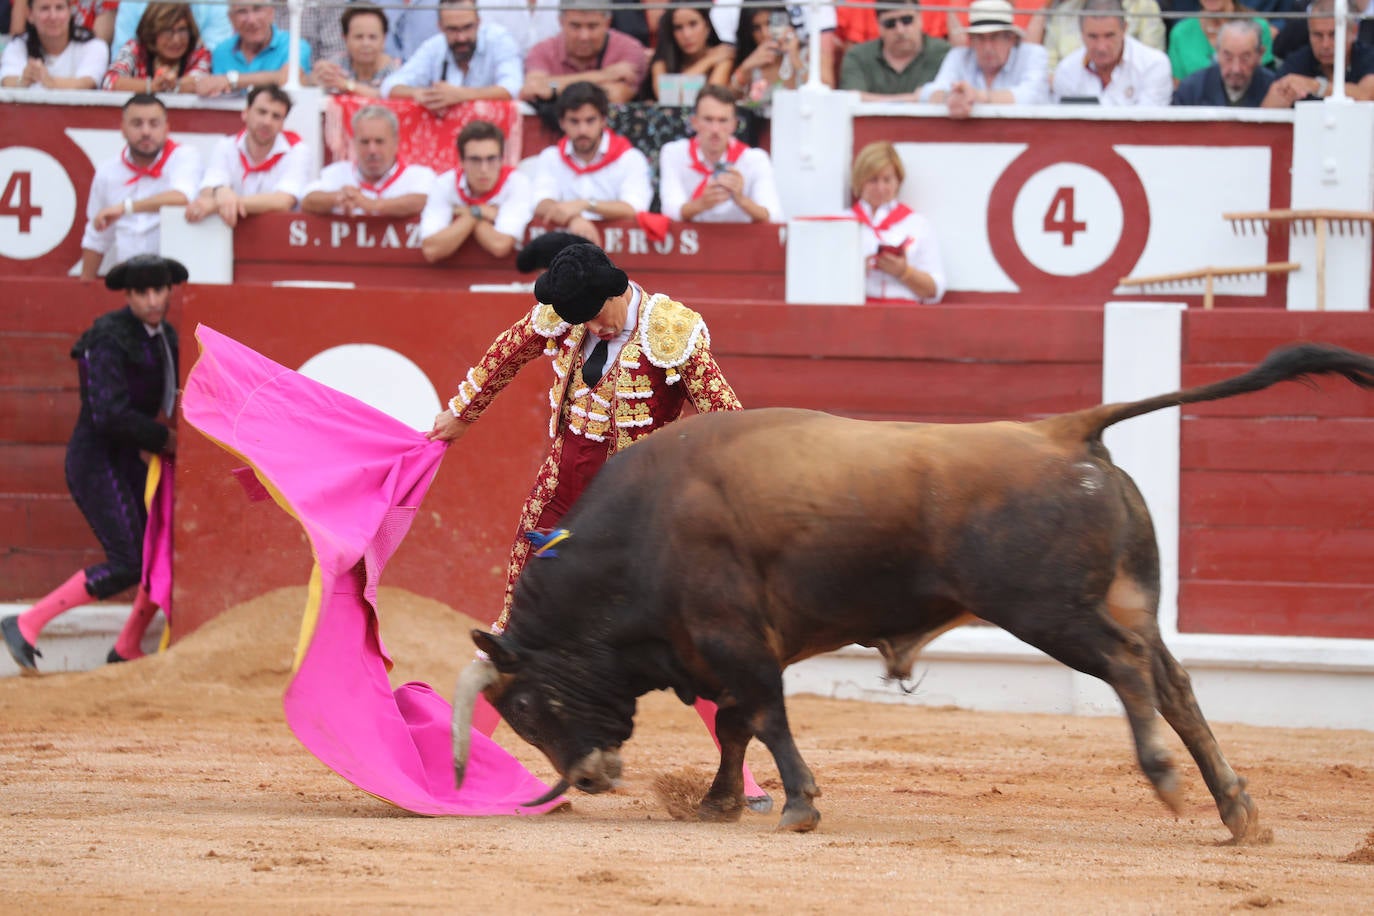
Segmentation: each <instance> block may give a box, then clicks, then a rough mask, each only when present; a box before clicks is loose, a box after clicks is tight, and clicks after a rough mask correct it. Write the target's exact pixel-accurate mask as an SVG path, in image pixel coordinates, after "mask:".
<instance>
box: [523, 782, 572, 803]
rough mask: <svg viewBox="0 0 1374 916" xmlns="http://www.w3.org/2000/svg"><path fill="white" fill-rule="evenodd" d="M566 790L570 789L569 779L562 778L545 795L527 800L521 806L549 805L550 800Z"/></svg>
mask: <svg viewBox="0 0 1374 916" xmlns="http://www.w3.org/2000/svg"><path fill="white" fill-rule="evenodd" d="M566 791H568V781H567V780H566V779H560V780H558V785H556V786H554V787H553V788H552V789H550V790H549V791H547V792H545V793H544V794H543V795H541V796H539V797H538V798H536V799H535V800H534V801H527V802H525V803H524V804H523V805H521V806H520V807H522V808H538V807H539V806H540V805H547V804H548V803H549V802H551V801H553V800H554V799H555V798H557V797H558V796H560V795H562V794H563V793H564V792H566Z"/></svg>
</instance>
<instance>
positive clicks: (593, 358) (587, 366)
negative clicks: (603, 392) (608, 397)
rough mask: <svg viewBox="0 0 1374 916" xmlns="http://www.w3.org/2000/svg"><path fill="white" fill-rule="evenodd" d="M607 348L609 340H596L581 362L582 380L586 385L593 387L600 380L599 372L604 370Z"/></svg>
mask: <svg viewBox="0 0 1374 916" xmlns="http://www.w3.org/2000/svg"><path fill="white" fill-rule="evenodd" d="M609 348H610V341H608V340H598V341H597V342H596V346H595V347H592V352H591V355H590V356H588V357H587V359H586V361H585V362H584V363H582V381H584V382H586V383H587V387H589V388H593V387H595V386H596V383H597V382H599V381H601V374H602V373H603V372H604V371H605V370H606V354H607V351H608V350H609Z"/></svg>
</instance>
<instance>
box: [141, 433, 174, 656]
mask: <svg viewBox="0 0 1374 916" xmlns="http://www.w3.org/2000/svg"><path fill="white" fill-rule="evenodd" d="M175 470H176V467H175V465H174V463H173V462H172V461H171V460H170V459H167V458H163V457H162V456H161V455H153V456H152V457H151V458H150V459H149V460H148V480H147V482H146V483H145V484H144V488H143V503H144V505H145V506H147V508H148V526H147V527H146V528H144V529H143V577H142V579H141V580H140V582H139V584H140V585H142V586H143V589H144V591H146V592H147V593H148V597H149V598H150V599H152V602H153V604H156V605H157V606H158V607H160V608H162V615H163V616H164V617H166V618H167V632H168V633H169V634H170V631H171V629H172V500H173V496H174V493H175V490H174V488H173V486H172V482H173V480H174V473H173V472H174V471H175Z"/></svg>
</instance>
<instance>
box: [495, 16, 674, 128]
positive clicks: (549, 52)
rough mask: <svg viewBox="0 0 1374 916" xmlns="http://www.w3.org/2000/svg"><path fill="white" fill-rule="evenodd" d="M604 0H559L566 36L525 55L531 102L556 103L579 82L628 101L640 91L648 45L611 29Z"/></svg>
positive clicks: (614, 99)
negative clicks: (567, 87) (592, 85)
mask: <svg viewBox="0 0 1374 916" xmlns="http://www.w3.org/2000/svg"><path fill="white" fill-rule="evenodd" d="M597 6H604V2H603V0H559V11H558V24H559V29H560V34H559V35H557V36H556V37H554V38H549V39H546V40H544V41H541V42H539V44H537V45H535V46H534V47H533V48H531V49H530V53H529V54H528V55H527V56H526V57H525V85H524V87H523V88H522V89H521V90H520V98H522V99H524V100H525V101H526V102H530V103H537V102H541V101H556V100H557V97H558V93H559V90H560V89H561V88H564V87H566V86H567V85H568V84H569V83H571V82H574V80H568V79H564V77H570V76H571V77H576V80H575V81H576V82H586V83H593V84H595V85H597V86H599V87H601V89H602V90H603V91H604V92H605V93H606V95H607V96H608V97H609V98H610V100H611V101H612V102H616V103H620V102H628V101H630V99H633V98H634V97H635V94H636V93H638V92H639V87H640V86H641V85H642V84H643V82H644V74H645V72H646V71H647V70H648V67H649V62H648V53H649V52H648V49H646V48H645V47H644V45H642V44H640V43H639V42H638V41H635V40H634V39H633V38H631V37H630V36H629V35H626V34H625V33H623V32H617V31H616V30H615V29H613V28H611V14H610V13H608V12H606V11H605V10H604V9H596V8H595V7H597Z"/></svg>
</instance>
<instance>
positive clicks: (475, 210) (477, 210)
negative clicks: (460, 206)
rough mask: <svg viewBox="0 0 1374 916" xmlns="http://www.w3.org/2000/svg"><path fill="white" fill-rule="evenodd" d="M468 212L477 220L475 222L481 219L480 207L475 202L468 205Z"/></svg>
mask: <svg viewBox="0 0 1374 916" xmlns="http://www.w3.org/2000/svg"><path fill="white" fill-rule="evenodd" d="M468 212H469V213H471V214H472V218H473V219H475V220H477V222H479V223H480V222H481V221H482V208H481V207H480V206H478V205H477V204H473V205H472V206H470V207H468Z"/></svg>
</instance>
